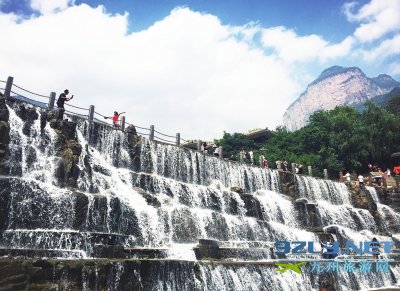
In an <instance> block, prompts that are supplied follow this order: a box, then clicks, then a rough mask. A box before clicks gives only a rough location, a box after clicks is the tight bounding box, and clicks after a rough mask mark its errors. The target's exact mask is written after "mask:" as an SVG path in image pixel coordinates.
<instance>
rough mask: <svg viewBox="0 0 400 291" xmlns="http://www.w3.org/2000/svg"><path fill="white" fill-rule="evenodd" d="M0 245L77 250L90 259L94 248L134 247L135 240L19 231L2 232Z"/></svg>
mask: <svg viewBox="0 0 400 291" xmlns="http://www.w3.org/2000/svg"><path fill="white" fill-rule="evenodd" d="M0 245H2V246H3V247H4V248H9V249H34V250H40V249H43V250H65V251H71V250H79V251H83V252H85V253H86V255H87V256H88V257H91V256H92V255H95V254H96V246H99V245H104V246H135V245H136V239H135V237H133V236H128V235H122V234H115V233H96V232H76V231H59V230H28V229H23V230H22V229H19V230H6V231H5V232H3V233H2V234H1V235H0Z"/></svg>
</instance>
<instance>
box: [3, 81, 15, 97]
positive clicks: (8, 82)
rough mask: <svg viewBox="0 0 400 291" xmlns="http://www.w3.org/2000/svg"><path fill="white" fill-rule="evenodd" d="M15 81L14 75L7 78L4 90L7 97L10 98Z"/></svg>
mask: <svg viewBox="0 0 400 291" xmlns="http://www.w3.org/2000/svg"><path fill="white" fill-rule="evenodd" d="M13 81H14V78H13V77H8V78H7V83H6V89H5V90H4V95H5V96H6V99H7V98H10V96H11V88H12V85H13Z"/></svg>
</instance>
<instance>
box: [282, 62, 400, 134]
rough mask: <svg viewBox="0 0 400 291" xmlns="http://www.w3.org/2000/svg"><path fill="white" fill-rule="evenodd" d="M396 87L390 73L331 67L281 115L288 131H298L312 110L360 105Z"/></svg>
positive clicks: (397, 84) (397, 83)
mask: <svg viewBox="0 0 400 291" xmlns="http://www.w3.org/2000/svg"><path fill="white" fill-rule="evenodd" d="M398 86H400V83H399V82H397V81H396V80H394V79H393V78H392V77H391V76H389V75H385V74H381V75H379V76H377V77H375V78H369V77H367V76H366V75H365V74H364V73H363V72H362V71H361V70H360V69H359V68H357V67H349V68H345V67H340V66H334V67H330V68H328V69H326V70H324V71H323V72H322V73H321V75H320V76H319V77H318V78H317V79H316V80H314V81H313V82H311V83H310V84H309V85H308V86H307V89H306V90H305V91H304V92H303V93H302V94H301V95H300V96H299V98H298V99H297V100H296V101H294V102H293V103H292V104H291V105H290V106H289V107H288V108H287V110H286V112H285V114H284V116H283V119H284V125H285V126H286V127H287V128H288V129H289V130H297V129H299V128H301V127H303V126H304V125H305V124H306V123H307V121H308V118H309V116H310V115H311V114H312V113H314V112H315V111H318V110H330V109H333V108H335V107H336V106H338V105H353V104H363V103H364V102H366V101H367V100H371V99H373V98H374V97H376V96H382V95H384V94H387V93H388V92H390V91H391V90H392V89H393V88H395V87H398Z"/></svg>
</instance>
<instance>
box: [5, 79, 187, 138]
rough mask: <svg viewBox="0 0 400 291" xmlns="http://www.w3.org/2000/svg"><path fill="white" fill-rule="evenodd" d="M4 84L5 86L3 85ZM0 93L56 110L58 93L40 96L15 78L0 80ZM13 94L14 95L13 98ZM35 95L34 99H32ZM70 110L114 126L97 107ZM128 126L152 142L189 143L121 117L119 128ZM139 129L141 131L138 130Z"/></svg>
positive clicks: (77, 107) (71, 112) (78, 114)
mask: <svg viewBox="0 0 400 291" xmlns="http://www.w3.org/2000/svg"><path fill="white" fill-rule="evenodd" d="M2 84H5V86H4V85H2ZM0 92H1V93H2V94H4V95H5V97H6V98H14V99H17V100H19V101H22V102H25V103H29V104H32V105H35V106H38V107H41V108H44V109H48V110H53V109H54V104H55V98H56V93H55V92H51V93H50V94H49V96H46V95H43V94H39V93H36V92H32V91H31V90H27V89H25V88H23V87H22V86H18V85H16V84H14V78H13V77H8V78H7V81H3V80H0ZM11 94H14V95H13V96H12V95H11ZM32 95H33V97H32ZM36 97H40V98H45V99H47V101H45V102H43V101H38V100H36V99H35V98H36ZM64 105H65V106H66V107H67V108H68V109H64V111H65V112H67V113H68V114H70V115H74V116H78V117H81V118H85V119H87V120H88V121H89V122H91V123H92V122H95V123H99V124H102V125H105V126H110V127H111V126H112V125H110V124H109V123H107V122H105V121H103V120H102V119H101V118H99V117H102V118H104V119H106V118H109V117H108V116H106V115H103V114H101V113H99V112H97V111H95V106H94V105H90V106H89V108H83V107H79V106H75V105H72V104H64ZM126 126H133V127H135V130H136V133H137V134H138V135H141V136H143V137H147V138H149V139H150V140H151V141H157V142H161V143H165V144H170V145H176V146H180V145H181V141H184V142H189V141H187V140H185V139H183V138H181V137H180V133H176V135H175V136H172V135H168V134H165V133H162V132H159V131H156V130H155V129H154V125H150V127H149V128H146V127H142V126H138V125H135V124H133V123H129V122H127V121H126V120H125V116H122V117H121V120H120V121H119V124H118V127H119V128H120V129H121V130H122V131H126V129H127V128H126ZM138 129H139V130H138Z"/></svg>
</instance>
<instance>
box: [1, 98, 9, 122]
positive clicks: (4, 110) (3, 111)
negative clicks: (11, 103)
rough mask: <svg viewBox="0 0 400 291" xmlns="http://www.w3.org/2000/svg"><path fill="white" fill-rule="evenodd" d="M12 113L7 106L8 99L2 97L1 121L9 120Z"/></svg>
mask: <svg viewBox="0 0 400 291" xmlns="http://www.w3.org/2000/svg"><path fill="white" fill-rule="evenodd" d="M9 115H10V113H9V112H8V109H7V107H6V99H5V98H4V97H0V121H5V122H8V118H9Z"/></svg>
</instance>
